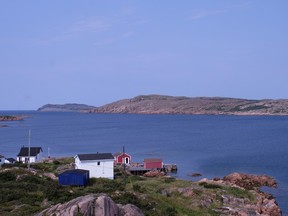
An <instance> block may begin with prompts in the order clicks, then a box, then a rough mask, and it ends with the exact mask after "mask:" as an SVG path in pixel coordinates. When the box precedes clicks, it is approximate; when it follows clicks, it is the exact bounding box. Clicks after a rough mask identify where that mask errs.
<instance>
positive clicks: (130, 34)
mask: <svg viewBox="0 0 288 216" xmlns="http://www.w3.org/2000/svg"><path fill="white" fill-rule="evenodd" d="M134 34H135V32H133V31H129V32H126V33H124V34H122V37H124V38H128V37H132V36H133V35H134Z"/></svg>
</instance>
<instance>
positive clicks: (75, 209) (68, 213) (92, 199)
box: [36, 194, 144, 216]
mask: <svg viewBox="0 0 288 216" xmlns="http://www.w3.org/2000/svg"><path fill="white" fill-rule="evenodd" d="M44 215H55V216H61V215H65V216H76V215H83V216H92V215H101V216H144V214H143V213H142V212H141V210H140V209H139V208H138V207H136V206H134V205H131V204H127V205H124V206H122V205H117V204H115V203H114V202H113V200H112V199H111V198H110V197H108V196H107V195H106V194H100V195H97V194H89V195H86V196H82V197H77V198H75V199H73V200H71V201H69V202H67V203H64V204H57V205H55V206H52V207H51V208H49V209H46V210H44V211H42V212H40V213H39V214H37V215H36V216H44Z"/></svg>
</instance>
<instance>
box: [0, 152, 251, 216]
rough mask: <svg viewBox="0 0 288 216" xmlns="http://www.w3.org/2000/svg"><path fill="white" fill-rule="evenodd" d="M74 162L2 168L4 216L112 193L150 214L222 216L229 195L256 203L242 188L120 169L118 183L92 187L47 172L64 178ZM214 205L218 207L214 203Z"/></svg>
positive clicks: (95, 182)
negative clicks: (220, 210)
mask: <svg viewBox="0 0 288 216" xmlns="http://www.w3.org/2000/svg"><path fill="white" fill-rule="evenodd" d="M72 162H73V159H72V158H68V159H67V158H66V159H57V160H55V161H53V162H43V163H36V164H33V165H32V166H31V167H32V168H33V169H32V171H29V170H27V168H25V166H24V165H13V167H11V166H4V167H2V168H1V169H0V215H4V216H5V215H7V216H10V215H11V216H12V215H13V216H15V215H33V214H35V213H37V212H40V211H41V210H43V209H45V208H48V207H50V206H51V205H54V204H57V203H63V202H66V201H69V200H71V199H73V198H76V197H78V196H82V195H86V194H89V193H106V194H108V195H109V196H110V197H111V198H112V199H113V200H114V201H115V202H116V203H120V204H127V203H131V204H134V205H136V206H138V207H139V208H140V209H141V210H142V211H143V212H144V214H145V215H152V216H153V215H167V216H173V215H197V216H201V215H205V216H206V215H218V213H217V212H215V211H214V209H216V208H221V207H222V205H223V198H222V197H223V195H224V196H225V195H229V196H234V197H241V198H246V199H247V200H249V201H251V203H253V202H254V196H253V194H252V193H250V192H249V191H246V190H242V189H239V188H232V187H228V186H221V185H215V184H208V183H198V182H190V181H184V180H179V179H174V178H169V177H159V178H144V177H138V176H128V177H127V178H126V179H124V178H123V175H122V174H123V173H122V172H121V171H120V170H116V171H115V173H116V174H117V178H116V179H115V180H109V179H91V180H90V184H89V185H88V186H87V187H70V186H69V187H63V186H60V185H58V181H57V180H53V179H51V178H50V177H48V176H47V173H54V174H56V175H58V172H60V170H61V168H63V167H65V166H67V164H70V163H72ZM211 200H213V202H211Z"/></svg>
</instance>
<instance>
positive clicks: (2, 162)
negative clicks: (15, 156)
mask: <svg viewBox="0 0 288 216" xmlns="http://www.w3.org/2000/svg"><path fill="white" fill-rule="evenodd" d="M4 162H5V158H4V157H3V158H0V166H2V164H4Z"/></svg>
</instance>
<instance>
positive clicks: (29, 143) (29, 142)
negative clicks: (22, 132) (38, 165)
mask: <svg viewBox="0 0 288 216" xmlns="http://www.w3.org/2000/svg"><path fill="white" fill-rule="evenodd" d="M30 145H31V130H30V129H29V141H28V169H30Z"/></svg>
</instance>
